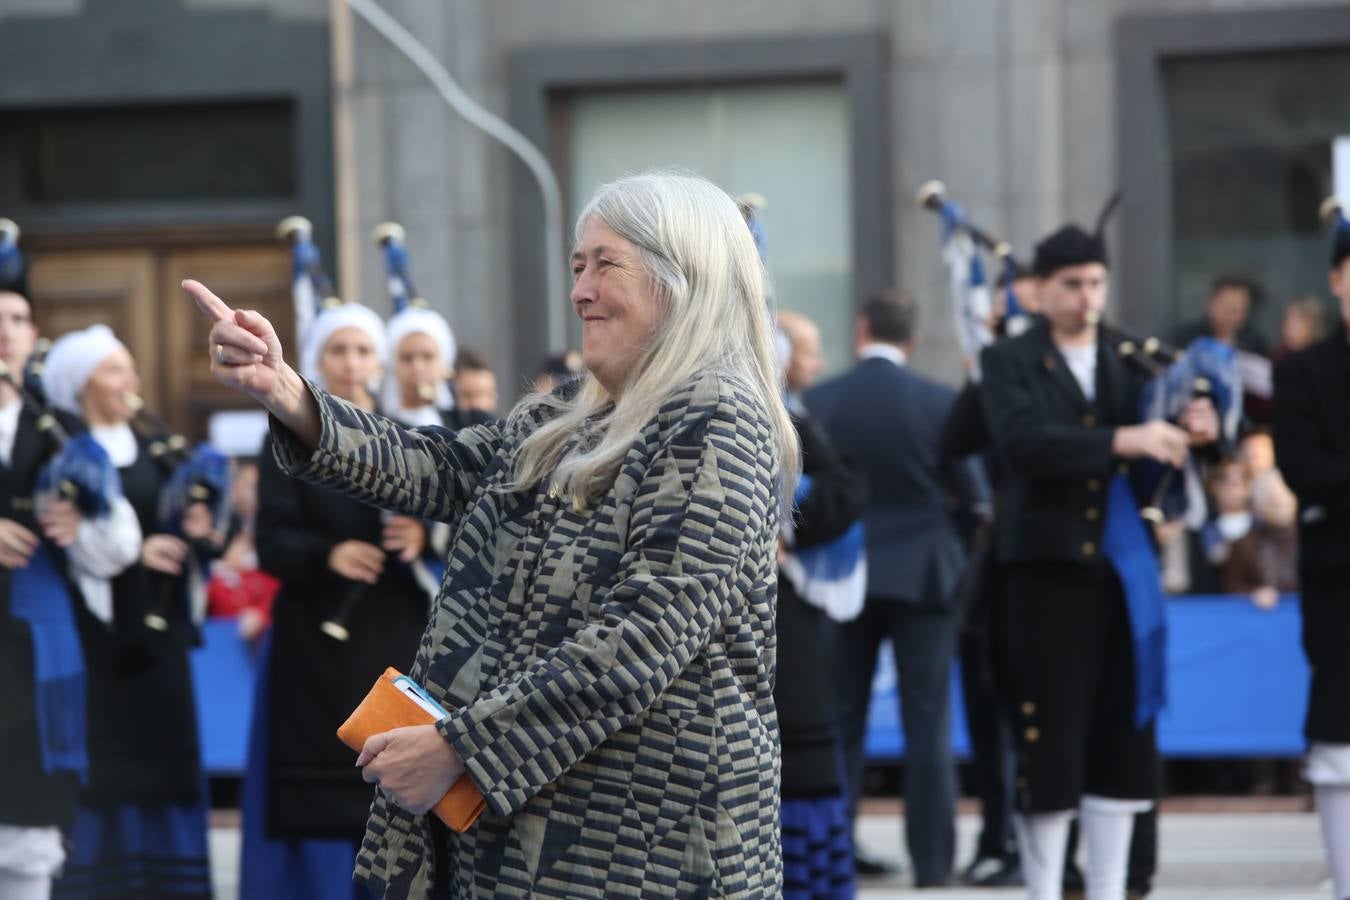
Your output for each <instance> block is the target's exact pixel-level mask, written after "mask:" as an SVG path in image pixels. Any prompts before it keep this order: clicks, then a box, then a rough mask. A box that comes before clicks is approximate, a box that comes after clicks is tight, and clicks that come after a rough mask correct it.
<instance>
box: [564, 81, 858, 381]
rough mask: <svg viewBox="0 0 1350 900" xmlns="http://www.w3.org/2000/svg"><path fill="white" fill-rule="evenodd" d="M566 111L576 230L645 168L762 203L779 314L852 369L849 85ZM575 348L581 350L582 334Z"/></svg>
mask: <svg viewBox="0 0 1350 900" xmlns="http://www.w3.org/2000/svg"><path fill="white" fill-rule="evenodd" d="M561 107H562V108H561V109H560V110H559V112H560V113H562V115H561V117H560V118H561V121H562V122H564V123H565V125H564V126H563V128H564V129H565V134H563V135H560V137H562V146H563V147H564V148H565V149H564V150H563V153H564V154H565V158H566V161H567V162H566V166H565V172H564V179H565V189H566V191H567V194H568V205H569V208H570V212H571V218H570V219H569V221H574V220H575V217H576V214H577V213H578V212H580V209H581V206H582V205H583V204H585V202H586V201H587V200H588V199H589V198H590V196H591V194H592V192H593V191H594V190H595V189H596V187H598V186H599V185H601V184H603V183H605V182H607V181H612V180H614V179H615V178H618V177H620V176H622V175H625V174H629V173H634V172H640V171H643V170H644V169H650V168H663V169H672V168H673V169H685V170H688V171H692V172H694V173H697V174H699V175H702V176H704V177H705V178H708V179H710V180H712V181H714V182H716V183H717V184H719V185H721V187H722V188H724V189H725V190H726V191H727V192H728V193H730V194H731V195H732V196H738V195H740V194H743V193H748V192H754V193H758V194H761V195H763V196H764V198H765V199H766V200H767V202H768V205H767V208H766V209H765V211H764V216H763V223H764V229H765V237H766V245H767V254H766V261H767V265H768V269H769V275H770V277H771V279H772V285H773V292H774V295H775V299H776V301H777V305H778V307H779V308H780V309H786V310H794V311H797V312H801V313H803V314H805V315H807V316H809V317H810V318H811V319H813V320H814V321H815V322H816V323H817V324H818V325H819V326H820V330H821V337H822V342H823V346H824V350H825V355H826V362H827V370H828V371H831V372H837V371H840V370H842V369H844V368H847V367H848V365H849V364H850V361H851V360H852V317H853V310H854V308H855V303H854V297H853V278H854V273H853V256H852V248H853V233H852V232H853V229H852V227H851V222H852V220H853V202H852V190H851V185H852V172H851V168H850V165H849V150H850V138H849V134H850V131H849V129H850V126H849V110H848V101H847V97H846V94H845V89H844V85H843V83H842V82H839V81H835V82H824V83H817V82H794V83H789V84H758V85H756V84H750V85H745V84H740V85H726V86H719V87H710V88H689V89H651V90H640V89H639V90H605V91H586V92H578V93H574V94H569V95H567V96H565V97H564V98H562V99H561ZM570 338H571V343H572V344H573V345H574V346H575V345H577V344H578V343H579V341H580V333H579V330H577V329H576V328H575V325H574V327H573V331H572V333H571V334H570Z"/></svg>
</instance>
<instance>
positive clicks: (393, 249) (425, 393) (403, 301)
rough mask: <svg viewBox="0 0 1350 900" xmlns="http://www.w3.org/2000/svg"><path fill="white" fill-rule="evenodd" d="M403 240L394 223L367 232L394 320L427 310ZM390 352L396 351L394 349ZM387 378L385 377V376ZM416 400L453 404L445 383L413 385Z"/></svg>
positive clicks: (382, 223) (381, 224)
mask: <svg viewBox="0 0 1350 900" xmlns="http://www.w3.org/2000/svg"><path fill="white" fill-rule="evenodd" d="M407 236H408V233H407V231H406V230H405V229H404V227H403V226H402V225H400V224H399V223H398V222H381V223H380V224H379V225H376V226H375V228H374V230H373V231H372V232H371V239H372V240H373V241H374V242H375V246H376V247H377V248H378V249H379V250H380V253H381V255H382V256H383V258H384V270H385V275H386V283H387V284H388V287H389V299H390V300H391V301H392V302H393V306H394V315H395V316H397V315H399V314H400V313H403V312H405V311H406V310H409V309H430V306H428V304H427V301H426V300H425V299H423V297H422V295H421V294H420V293H419V292H418V290H417V286H416V285H415V284H414V283H413V277H412V260H411V258H410V257H409V255H408V245H407ZM390 349H391V351H396V350H397V348H390ZM387 377H389V376H388V375H386V378H387ZM447 377H449V378H453V377H454V373H453V372H449V373H447ZM417 396H418V397H420V398H421V399H422V400H423V401H424V402H425V403H431V404H436V405H437V406H439V407H445V406H449V405H451V404H452V403H453V400H452V398H451V396H450V388H449V385H448V384H445V383H436V382H422V383H420V384H418V385H417Z"/></svg>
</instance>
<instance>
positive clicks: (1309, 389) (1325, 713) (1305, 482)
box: [1274, 218, 1350, 898]
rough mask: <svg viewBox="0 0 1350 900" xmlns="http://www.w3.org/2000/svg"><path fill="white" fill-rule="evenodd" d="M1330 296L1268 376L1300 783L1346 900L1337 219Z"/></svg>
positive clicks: (1342, 232)
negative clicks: (1306, 672)
mask: <svg viewBox="0 0 1350 900" xmlns="http://www.w3.org/2000/svg"><path fill="white" fill-rule="evenodd" d="M1330 281H1331V291H1332V293H1333V294H1335V295H1336V299H1337V300H1338V301H1339V303H1340V311H1341V324H1340V327H1338V328H1337V329H1336V330H1335V333H1333V334H1332V335H1331V336H1330V337H1328V338H1327V339H1326V340H1323V341H1320V342H1318V343H1316V344H1313V345H1312V346H1311V347H1309V348H1307V349H1306V350H1302V351H1300V352H1298V353H1294V354H1292V355H1290V356H1287V357H1285V358H1284V359H1282V360H1280V362H1279V363H1277V364H1276V366H1275V406H1274V425H1275V459H1276V462H1277V464H1278V465H1279V468H1280V471H1281V472H1282V473H1283V475H1284V478H1285V481H1287V482H1288V483H1289V486H1290V487H1291V488H1293V491H1294V493H1295V494H1296V495H1297V496H1298V502H1299V507H1300V512H1299V584H1300V589H1301V592H1302V597H1301V601H1302V613H1303V650H1304V652H1305V653H1306V654H1307V656H1308V663H1309V665H1310V667H1311V669H1312V688H1311V690H1310V692H1309V696H1308V715H1307V720H1306V722H1305V724H1304V732H1305V734H1306V735H1307V738H1308V742H1309V745H1310V749H1309V753H1308V767H1307V778H1308V780H1309V781H1310V782H1312V784H1313V787H1314V791H1315V794H1316V797H1317V809H1318V813H1319V815H1320V817H1321V820H1322V838H1323V841H1324V842H1325V844H1326V848H1327V857H1328V860H1329V862H1330V864H1331V875H1332V880H1333V882H1334V883H1335V888H1336V897H1337V898H1350V702H1347V699H1346V698H1347V696H1350V656H1347V654H1346V653H1345V636H1346V635H1347V634H1350V555H1348V554H1347V553H1346V548H1347V547H1350V402H1347V394H1346V389H1347V385H1350V222H1346V221H1345V219H1344V218H1339V221H1338V227H1337V229H1336V235H1335V238H1334V241H1333V244H1332V253H1331V275H1330Z"/></svg>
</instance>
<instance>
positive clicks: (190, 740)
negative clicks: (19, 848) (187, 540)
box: [53, 430, 211, 900]
mask: <svg viewBox="0 0 1350 900" xmlns="http://www.w3.org/2000/svg"><path fill="white" fill-rule="evenodd" d="M95 436H96V437H99V434H98V432H97V430H96V431H95ZM102 440H103V439H102V438H101V437H100V441H101V442H102ZM110 452H111V450H110ZM114 462H115V463H124V462H125V460H119V459H117V457H116V454H115V453H114ZM118 473H119V474H120V475H121V478H122V491H123V494H124V495H125V496H126V498H127V500H128V501H130V503H131V506H132V508H133V509H134V510H135V512H136V517H137V519H138V520H139V522H140V527H141V534H142V535H143V536H144V537H145V538H149V537H150V536H152V535H155V534H158V533H160V532H161V531H162V529H161V528H160V522H159V517H158V507H159V495H160V489H161V487H163V485H164V483H165V481H166V480H167V477H168V476H167V473H166V472H165V471H163V470H162V469H161V468H160V466H159V465H158V464H157V463H156V462H155V461H154V460H153V459H152V458H151V455H150V450H149V442H148V441H146V440H144V439H141V438H137V453H136V458H135V460H133V461H131V462H130V463H126V464H123V465H119V466H118ZM182 577H185V576H182ZM182 592H183V586H182V584H181V577H180V578H170V577H168V576H164V575H162V574H160V573H157V572H153V571H151V570H149V569H147V568H146V567H145V566H143V565H141V564H139V563H137V564H135V565H132V566H131V567H130V568H128V569H127V570H126V571H124V572H123V573H122V574H121V575H119V576H117V577H116V578H115V579H113V583H112V596H113V610H112V612H113V616H112V622H111V623H107V622H104V621H102V620H101V619H99V618H98V617H96V616H94V615H93V614H92V613H91V612H90V611H89V610H88V609H87V608H84V607H82V608H81V609H80V614H79V626H80V634H81V637H82V638H83V641H84V648H85V658H86V664H87V667H88V672H89V757H90V780H89V784H88V786H87V787H86V788H85V790H84V791H83V793H82V795H81V798H80V810H79V813H78V815H77V817H76V821H75V825H74V827H73V828H72V829H71V831H70V838H71V842H72V844H73V850H72V853H71V856H70V860H69V863H68V865H67V867H66V871H65V874H64V875H63V877H62V878H61V879H60V880H59V881H58V882H57V883H56V885H55V889H54V892H53V896H54V897H58V898H73V897H88V896H94V895H97V896H98V897H100V898H105V897H126V898H128V900H130V898H142V897H210V896H211V872H210V865H209V862H208V859H207V840H206V808H207V796H206V789H205V781H204V778H203V775H202V767H201V752H200V748H199V745H198V732H197V715H196V706H195V699H194V695H193V688H192V672H191V669H190V667H189V663H188V651H189V650H190V648H191V647H192V645H193V643H194V642H195V640H196V635H197V632H196V627H195V625H194V624H193V623H192V622H191V620H190V618H189V615H188V611H187V608H186V606H185V605H184V604H181V603H178V602H174V600H173V598H175V597H178V596H181V594H182ZM151 611H155V612H158V613H160V614H162V615H163V617H164V618H165V619H166V620H167V621H168V628H167V630H164V631H158V630H155V629H154V628H151V627H149V625H147V623H146V615H147V614H148V613H150V612H151Z"/></svg>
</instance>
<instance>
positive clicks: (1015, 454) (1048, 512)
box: [980, 320, 1149, 563]
mask: <svg viewBox="0 0 1350 900" xmlns="http://www.w3.org/2000/svg"><path fill="white" fill-rule="evenodd" d="M980 360H981V366H982V368H983V371H984V379H983V381H982V382H981V385H980V391H981V394H982V396H983V399H984V411H985V416H986V418H987V420H988V423H989V431H990V434H991V435H992V436H993V440H994V447H995V449H996V450H997V452H998V454H999V459H1000V462H1001V464H1002V465H1001V467H1000V471H1001V478H1000V485H999V501H998V519H997V523H996V526H995V528H996V533H997V538H996V546H997V552H998V556H999V559H1000V561H1002V562H1087V563H1097V562H1100V561H1101V560H1102V559H1103V556H1102V551H1101V545H1102V528H1103V525H1104V523H1105V513H1106V496H1107V486H1108V483H1109V480H1110V478H1111V477H1112V476H1113V475H1115V474H1116V473H1117V472H1122V473H1125V474H1127V475H1130V476H1131V480H1132V484H1133V485H1134V488H1135V498H1136V500H1137V501H1138V502H1139V503H1140V506H1141V507H1142V506H1144V505H1146V504H1147V503H1148V501H1149V497H1148V495H1147V490H1146V486H1145V485H1144V484H1143V483H1142V480H1143V474H1144V473H1143V471H1142V467H1138V466H1136V465H1134V464H1132V463H1131V462H1129V461H1127V460H1122V459H1118V458H1116V457H1114V456H1113V455H1112V452H1111V443H1112V440H1113V438H1114V434H1115V430H1116V428H1117V427H1119V426H1121V425H1133V424H1136V423H1138V422H1139V418H1140V417H1139V393H1140V390H1141V388H1142V381H1141V379H1140V377H1139V376H1137V375H1136V374H1135V373H1134V372H1132V371H1131V370H1130V369H1129V368H1128V367H1127V365H1126V364H1125V363H1124V362H1123V361H1122V360H1121V359H1120V358H1119V357H1118V356H1117V355H1116V354H1115V353H1114V352H1113V351H1112V350H1111V348H1110V347H1109V346H1108V345H1107V344H1106V343H1105V342H1104V341H1101V340H1100V339H1099V341H1098V345H1097V383H1096V398H1095V402H1089V401H1088V400H1087V398H1086V397H1085V396H1084V395H1083V391H1082V389H1081V388H1080V387H1079V385H1078V382H1077V380H1076V379H1075V378H1074V376H1073V373H1072V372H1071V371H1070V369H1069V366H1068V363H1067V362H1065V360H1064V357H1063V355H1062V354H1060V352H1059V350H1057V349H1056V348H1055V345H1054V342H1053V341H1052V340H1051V339H1050V327H1049V325H1048V324H1047V323H1046V322H1045V321H1044V320H1042V321H1038V322H1037V323H1036V324H1035V325H1033V326H1032V327H1031V329H1030V330H1028V331H1027V332H1026V333H1025V334H1022V335H1020V336H1018V337H1016V338H1013V339H1012V340H1008V341H1003V342H1001V343H998V344H995V345H993V346H991V347H988V348H987V349H985V351H984V353H983V354H981V357H980ZM1136 469H1139V470H1140V471H1138V472H1136Z"/></svg>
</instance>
